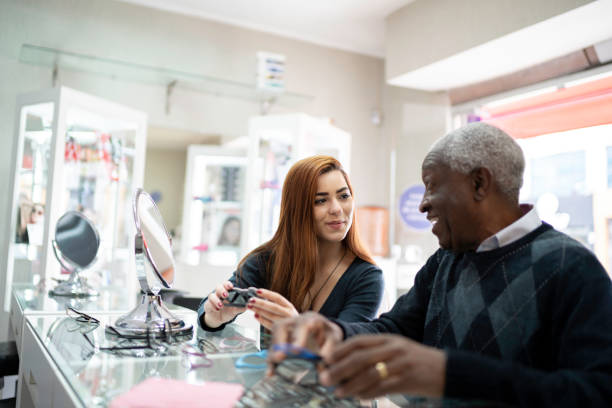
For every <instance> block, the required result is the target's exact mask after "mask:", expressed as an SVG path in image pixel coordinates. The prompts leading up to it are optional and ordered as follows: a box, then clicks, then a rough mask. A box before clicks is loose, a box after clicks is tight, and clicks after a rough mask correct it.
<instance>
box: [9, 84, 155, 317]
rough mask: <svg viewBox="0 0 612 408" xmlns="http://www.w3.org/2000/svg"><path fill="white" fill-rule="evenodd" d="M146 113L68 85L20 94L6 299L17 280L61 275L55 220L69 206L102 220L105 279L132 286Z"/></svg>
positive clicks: (100, 269) (101, 252)
mask: <svg viewBox="0 0 612 408" xmlns="http://www.w3.org/2000/svg"><path fill="white" fill-rule="evenodd" d="M146 123H147V120H146V115H145V114H144V113H142V112H139V111H136V110H134V109H131V108H127V107H124V106H121V105H118V104H116V103H113V102H110V101H106V100H103V99H100V98H97V97H94V96H91V95H87V94H84V93H82V92H78V91H75V90H72V89H69V88H65V87H57V88H53V89H50V90H46V91H41V92H36V93H31V94H25V95H21V96H19V97H18V100H17V115H16V134H15V142H14V154H13V158H14V162H13V167H12V178H11V179H10V182H11V186H10V188H9V191H10V193H11V195H10V197H11V198H10V199H11V202H10V206H11V212H10V218H9V221H10V225H9V226H8V227H9V228H8V230H9V234H10V235H9V239H7V244H6V246H5V248H3V250H4V255H5V256H4V257H3V262H6V271H7V273H6V274H5V275H4V276H3V280H4V282H3V283H4V285H3V286H4V287H3V292H4V293H3V298H4V304H5V306H4V307H5V309H8V307H9V306H8V304H9V299H10V290H11V285H12V282H32V281H33V280H37V279H43V278H59V277H60V275H61V273H62V271H61V269H60V265H59V263H58V262H57V260H56V259H54V256H53V254H52V250H53V249H52V244H51V241H52V239H53V237H54V232H55V225H56V223H57V220H58V219H59V218H60V216H61V215H62V214H63V213H65V212H66V211H68V210H77V211H80V212H82V213H84V214H85V215H86V216H87V217H88V218H89V219H91V220H92V221H93V222H94V224H95V225H96V227H97V229H98V232H99V235H100V241H101V242H100V250H99V252H98V256H97V262H96V265H95V268H96V269H97V270H98V272H100V273H98V274H96V277H97V278H98V279H101V282H99V284H108V283H109V282H110V281H111V280H112V282H113V284H115V285H124V284H125V285H128V286H129V285H130V284H131V283H132V281H133V279H132V277H131V275H127V274H126V273H125V269H126V268H127V267H128V265H129V258H130V251H129V247H130V242H131V240H132V238H133V234H134V231H133V220H132V218H131V216H130V215H131V210H130V205H131V197H132V193H133V191H134V190H135V188H137V187H139V186H142V180H143V172H144V160H145V139H146Z"/></svg>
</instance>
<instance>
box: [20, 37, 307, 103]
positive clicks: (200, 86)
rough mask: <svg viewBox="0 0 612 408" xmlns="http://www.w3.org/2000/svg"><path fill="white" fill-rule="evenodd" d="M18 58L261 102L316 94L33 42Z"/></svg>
mask: <svg viewBox="0 0 612 408" xmlns="http://www.w3.org/2000/svg"><path fill="white" fill-rule="evenodd" d="M19 61H20V62H23V63H27V64H32V65H37V66H45V67H51V68H53V67H57V68H58V69H66V70H73V71H80V72H87V73H93V74H98V75H102V76H106V77H109V78H112V79H119V80H126V81H134V82H139V83H147V84H152V85H162V86H169V85H170V84H175V87H176V88H183V89H188V90H192V91H197V92H202V93H208V94H213V95H218V96H224V97H230V98H238V99H244V100H249V101H254V102H258V103H262V102H268V103H274V104H278V105H281V106H285V107H289V108H303V107H304V105H305V104H307V103H309V102H311V101H312V100H313V99H314V97H313V96H310V95H303V94H297V93H293V92H283V93H274V94H271V93H269V92H268V93H262V92H260V91H258V90H257V89H256V86H255V82H253V83H252V84H249V83H243V82H237V81H230V80H226V79H221V78H214V77H210V76H206V75H200V74H194V73H190V72H184V71H180V70H175V69H170V68H164V67H153V66H148V65H144V64H138V63H133V62H127V61H120V60H115V59H109V58H101V57H96V56H93V55H86V54H80V53H75V52H70V51H65V50H59V49H55V48H48V47H42V46H38V45H32V44H22V46H21V50H20V53H19Z"/></svg>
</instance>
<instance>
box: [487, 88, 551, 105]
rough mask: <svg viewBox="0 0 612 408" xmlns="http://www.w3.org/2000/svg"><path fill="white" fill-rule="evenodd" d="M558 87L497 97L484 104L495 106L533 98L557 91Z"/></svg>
mask: <svg viewBox="0 0 612 408" xmlns="http://www.w3.org/2000/svg"><path fill="white" fill-rule="evenodd" d="M557 89H558V88H557V87H556V86H547V87H546V88H541V89H537V90H535V91H531V92H525V93H522V94H519V95H514V96H509V97H507V98H502V99H496V100H494V101H491V102H488V103H486V104H485V105H484V107H485V108H493V107H495V106H500V105H505V104H507V103H510V102H516V101H520V100H521V99H527V98H531V97H533V96H538V95H543V94H546V93H551V92H555V91H556V90H557Z"/></svg>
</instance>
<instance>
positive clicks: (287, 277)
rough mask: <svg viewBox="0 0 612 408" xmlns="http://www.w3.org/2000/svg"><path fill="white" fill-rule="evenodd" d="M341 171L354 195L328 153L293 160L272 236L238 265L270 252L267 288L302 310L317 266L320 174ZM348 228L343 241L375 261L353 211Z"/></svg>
mask: <svg viewBox="0 0 612 408" xmlns="http://www.w3.org/2000/svg"><path fill="white" fill-rule="evenodd" d="M334 170H338V171H340V172H342V175H343V176H344V180H345V181H346V184H347V186H348V188H349V190H350V192H351V196H353V197H354V193H353V187H352V186H351V182H350V180H349V178H348V175H347V174H346V172H345V171H344V169H343V168H342V165H341V164H340V162H339V161H338V160H336V159H335V158H333V157H331V156H322V155H321V156H312V157H308V158H305V159H302V160H300V161H298V162H297V163H295V164H294V165H293V166H292V167H291V169H289V172H288V173H287V176H286V178H285V183H284V184H283V193H282V199H281V209H280V219H279V223H278V229H277V230H276V233H275V234H274V236H273V237H272V239H271V240H270V241H268V242H266V243H265V244H263V245H261V246H259V247H257V248H255V249H254V250H253V251H251V252H250V253H249V254H247V255H246V256H245V257H244V258H243V259H242V261H240V264H239V266H238V269H239V270H240V268H241V266H242V265H243V264H244V262H245V260H246V259H247V258H248V257H249V256H251V255H255V254H260V253H269V254H270V257H269V259H268V265H267V268H266V269H267V276H266V278H267V281H268V286H269V287H268V289H270V290H273V291H275V292H278V293H280V294H281V295H283V296H284V297H285V298H287V300H289V301H290V302H291V303H292V304H293V305H294V306H295V308H296V309H297V310H298V311H300V312H302V311H303V310H302V308H303V306H304V304H305V299H306V296H307V295H308V291H309V289H310V287H311V286H312V284H313V283H314V280H315V272H316V269H317V265H318V260H319V256H318V251H317V233H316V230H315V222H314V202H315V197H316V193H317V181H318V178H319V176H320V175H322V174H325V173H327V172H330V171H334ZM352 221H353V222H352V225H351V228H350V229H349V231H348V233H347V234H346V237H345V238H344V240H343V244H344V245H345V246H346V248H347V249H348V250H349V251H351V252H352V253H354V254H355V255H356V256H358V257H359V258H361V259H363V260H365V261H367V262H370V263H372V264H373V263H374V261H373V260H372V257H371V256H370V254H369V252H368V250H367V249H366V248H365V247H364V246H363V244H362V243H361V241H360V239H359V234H358V233H357V222H356V219H355V211H354V212H353V220H352Z"/></svg>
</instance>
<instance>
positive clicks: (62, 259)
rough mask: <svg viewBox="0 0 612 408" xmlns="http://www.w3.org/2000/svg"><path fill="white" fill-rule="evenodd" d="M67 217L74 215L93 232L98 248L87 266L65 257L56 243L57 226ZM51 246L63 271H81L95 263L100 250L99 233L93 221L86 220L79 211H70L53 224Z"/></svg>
mask: <svg viewBox="0 0 612 408" xmlns="http://www.w3.org/2000/svg"><path fill="white" fill-rule="evenodd" d="M67 215H76V216H77V217H79V218H81V219H83V220H84V221H85V222H87V224H88V225H89V226H90V227H91V229H92V231H93V232H94V235H95V236H96V242H97V246H98V248H97V249H96V256H95V257H94V258H93V259H92V260H91V262H89V264H87V265H85V266H81V265H79V264H77V263H76V262H74V261H73V260H72V259H70V258H69V257H67V256H66V254H65V253H64V251H62V248H60V246H59V243H58V242H57V239H56V238H57V225H58V224H59V222H60V221H61V220H62V218H64V217H65V216H67ZM51 245H52V247H53V253H54V254H55V257H56V258H57V261H58V262H59V263H60V265H61V266H62V267H63V268H64V269H66V270H68V271H70V272H72V270H73V269H78V270H83V269H87V268H89V267H90V266H91V265H92V264H93V263H94V262H95V261H96V258H97V257H98V251H99V250H100V233H99V232H98V229H97V228H96V226H95V225H94V223H93V221H91V220H90V219H89V218H87V216H85V214H83V213H82V212H79V211H75V210H70V211H66V212H65V213H64V214H62V216H61V217H60V218H59V219H58V220H57V222H56V223H55V234H54V239H53V240H52V241H51ZM64 262H66V263H68V265H66V264H65V263H64ZM66 266H69V268H67V267H66Z"/></svg>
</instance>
